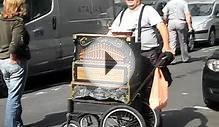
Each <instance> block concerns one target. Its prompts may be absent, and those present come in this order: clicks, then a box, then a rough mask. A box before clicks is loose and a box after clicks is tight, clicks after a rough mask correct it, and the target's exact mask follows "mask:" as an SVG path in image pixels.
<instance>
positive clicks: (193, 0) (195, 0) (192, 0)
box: [185, 0, 219, 4]
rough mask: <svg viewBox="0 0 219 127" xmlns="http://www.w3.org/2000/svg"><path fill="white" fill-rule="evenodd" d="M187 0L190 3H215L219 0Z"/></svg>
mask: <svg viewBox="0 0 219 127" xmlns="http://www.w3.org/2000/svg"><path fill="white" fill-rule="evenodd" d="M185 1H187V2H188V3H189V4H192V3H214V2H217V3H218V2H219V0H185Z"/></svg>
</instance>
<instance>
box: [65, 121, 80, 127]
mask: <svg viewBox="0 0 219 127" xmlns="http://www.w3.org/2000/svg"><path fill="white" fill-rule="evenodd" d="M61 127H80V126H79V124H78V122H76V121H74V120H71V121H70V122H69V124H67V122H65V123H63V124H62V126H61Z"/></svg>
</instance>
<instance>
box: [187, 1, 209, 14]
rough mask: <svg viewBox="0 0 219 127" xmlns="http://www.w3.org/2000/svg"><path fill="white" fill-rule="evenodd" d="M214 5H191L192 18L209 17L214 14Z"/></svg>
mask: <svg viewBox="0 0 219 127" xmlns="http://www.w3.org/2000/svg"><path fill="white" fill-rule="evenodd" d="M212 8H213V4H206V3H203V4H202V3H194V4H189V9H190V10H191V14H192V16H208V15H210V14H211V13H212Z"/></svg>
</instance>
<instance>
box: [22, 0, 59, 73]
mask: <svg viewBox="0 0 219 127" xmlns="http://www.w3.org/2000/svg"><path fill="white" fill-rule="evenodd" d="M27 6H28V10H29V15H28V18H27V23H26V28H27V30H28V32H29V35H30V50H31V56H32V58H31V60H30V62H29V72H30V75H35V74H39V73H44V72H49V71H52V70H54V69H55V68H56V66H55V60H56V58H57V57H59V55H60V48H59V43H58V41H57V28H56V13H57V10H56V9H57V3H55V1H54V0H27Z"/></svg>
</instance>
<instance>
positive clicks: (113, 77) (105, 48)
mask: <svg viewBox="0 0 219 127" xmlns="http://www.w3.org/2000/svg"><path fill="white" fill-rule="evenodd" d="M80 56H81V58H83V59H82V60H81V61H82V66H80V67H78V68H77V71H78V74H77V76H78V78H79V79H81V80H86V81H88V82H90V83H94V84H96V85H108V86H109V87H112V86H115V87H118V86H119V85H125V84H127V83H128V82H129V80H130V78H131V77H132V75H133V72H134V70H135V57H134V53H133V51H132V49H131V48H130V46H129V44H128V43H127V42H126V41H125V40H124V39H120V38H115V37H107V36H106V37H105V36H104V37H97V38H96V39H94V40H92V41H91V42H89V45H87V46H86V48H84V49H83V51H82V52H81V53H80Z"/></svg>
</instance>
